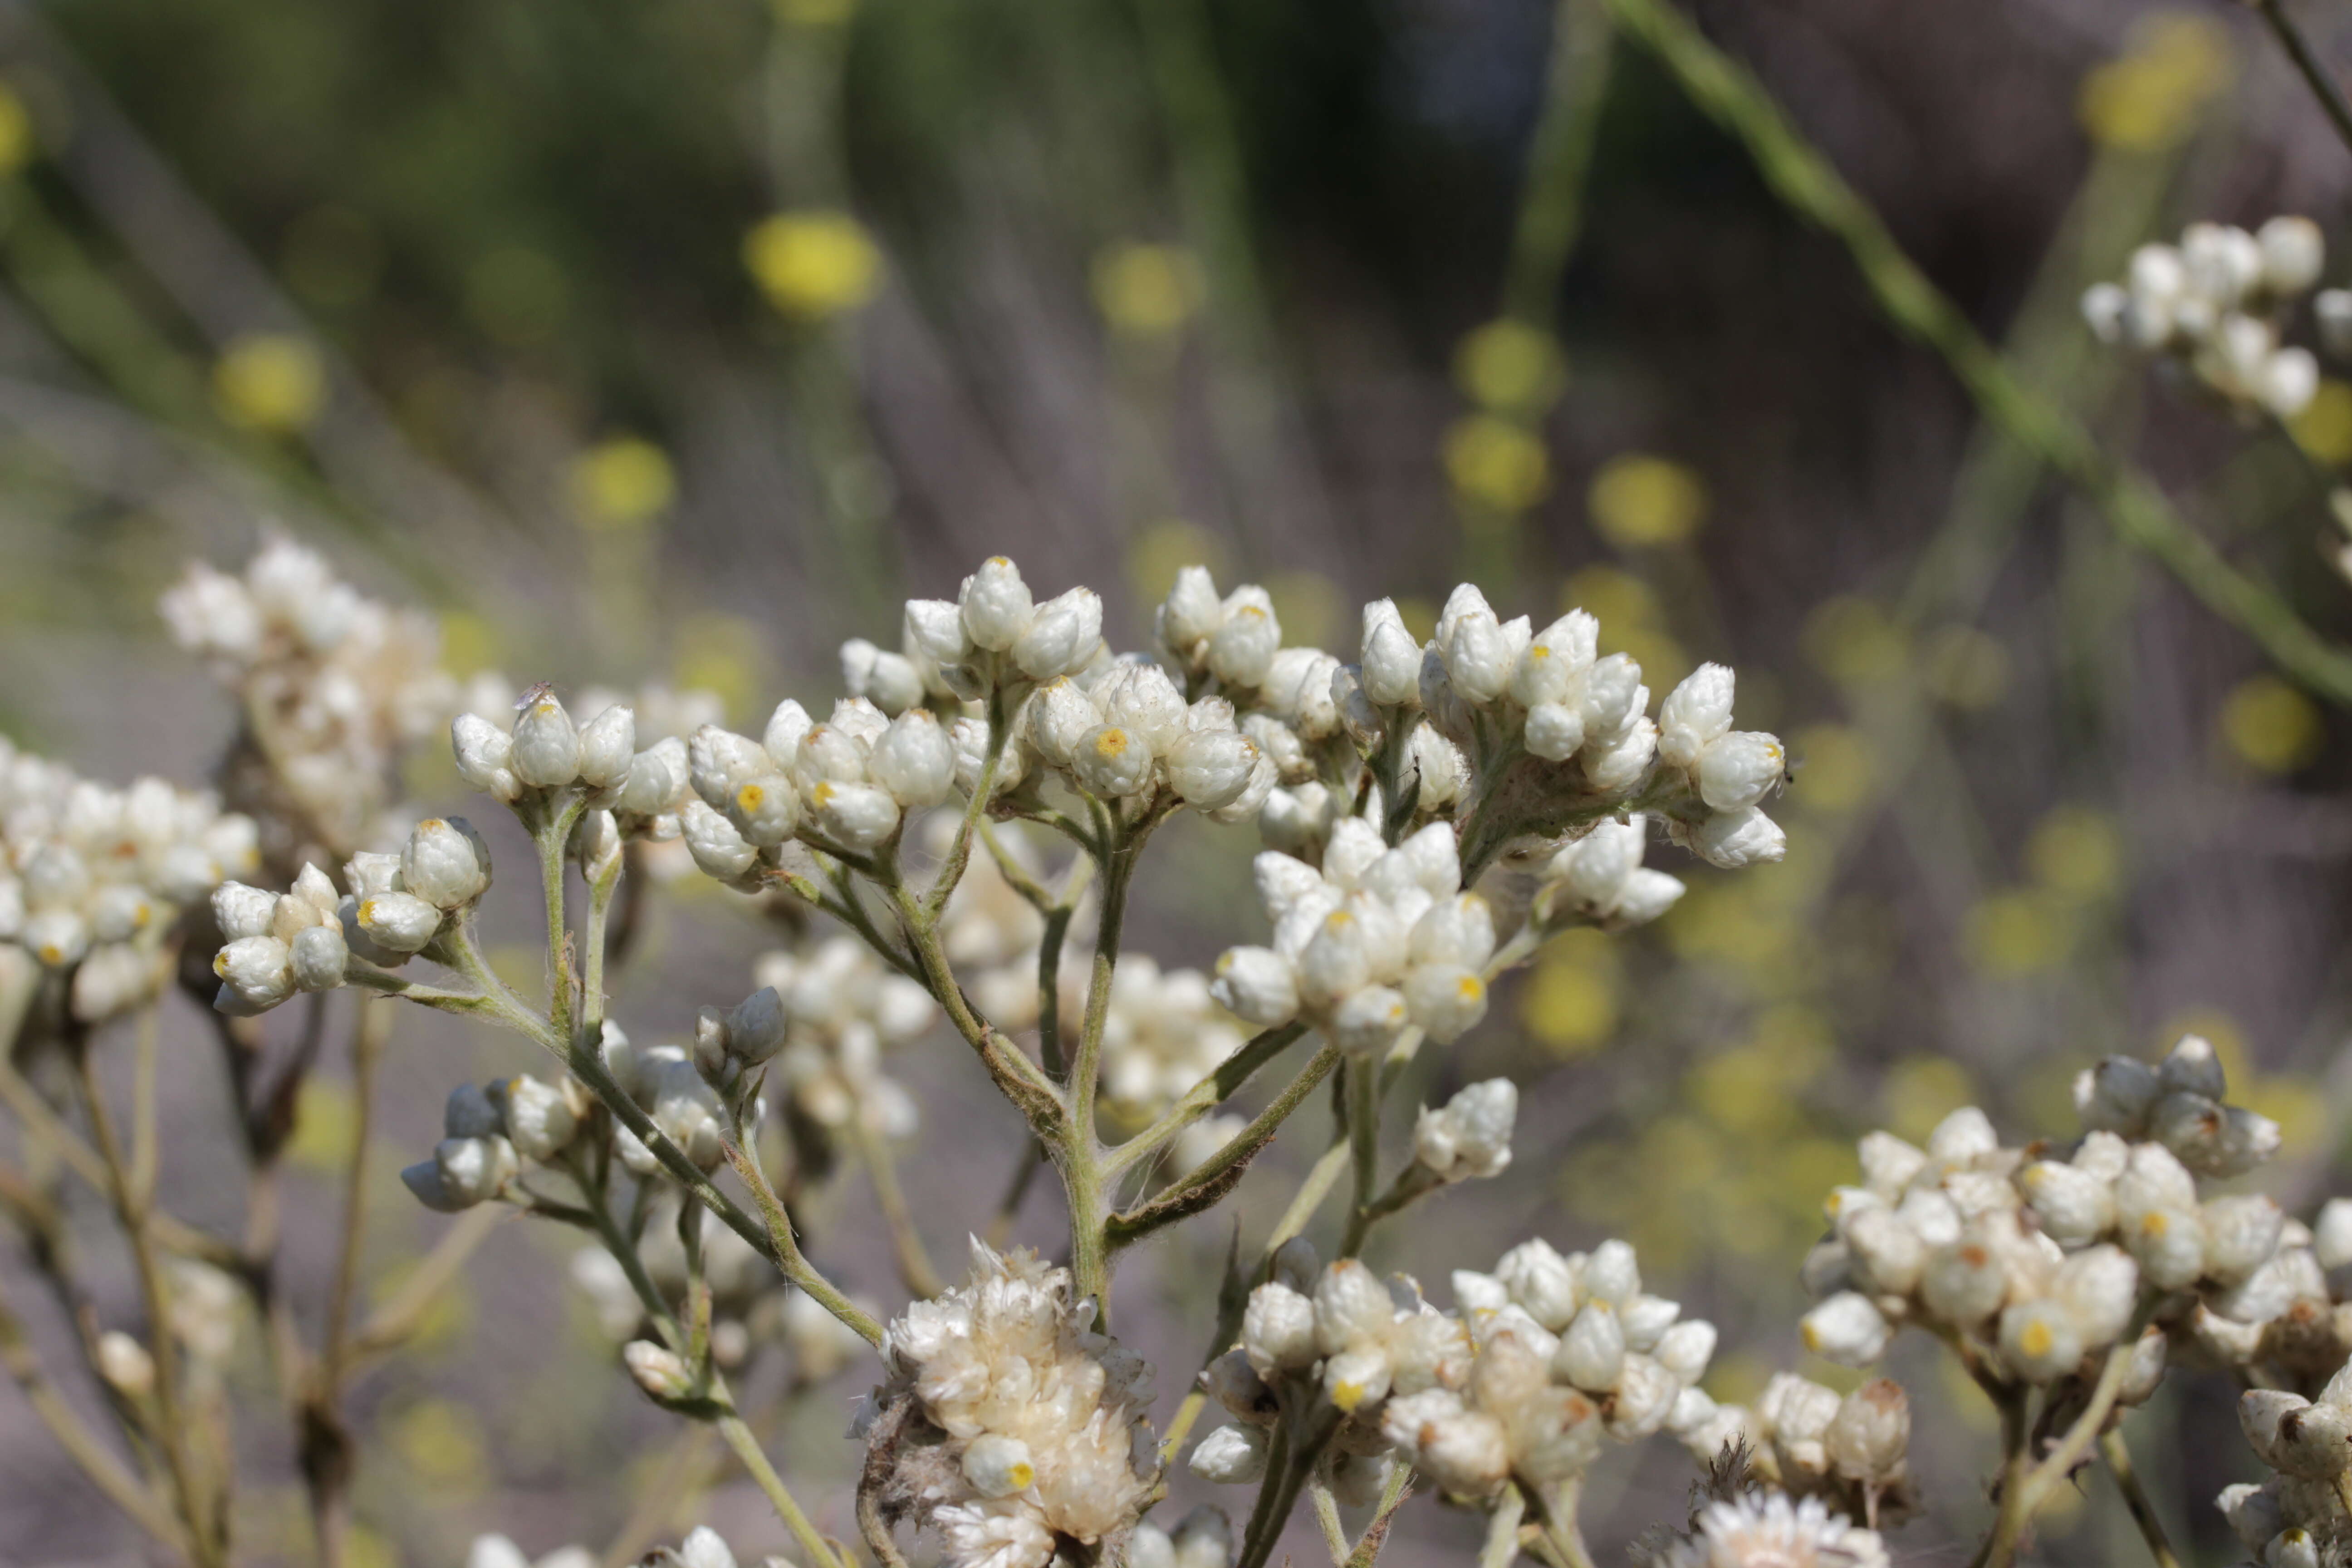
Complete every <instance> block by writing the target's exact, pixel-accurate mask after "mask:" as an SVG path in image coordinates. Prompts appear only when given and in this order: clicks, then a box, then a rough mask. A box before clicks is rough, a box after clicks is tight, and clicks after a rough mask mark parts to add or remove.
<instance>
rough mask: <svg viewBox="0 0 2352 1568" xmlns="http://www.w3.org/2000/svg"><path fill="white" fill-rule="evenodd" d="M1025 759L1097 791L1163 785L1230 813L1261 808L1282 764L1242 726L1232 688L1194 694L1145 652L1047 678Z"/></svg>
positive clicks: (1109, 794) (1126, 796)
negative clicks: (1229, 693) (1188, 695)
mask: <svg viewBox="0 0 2352 1568" xmlns="http://www.w3.org/2000/svg"><path fill="white" fill-rule="evenodd" d="M1021 733H1022V743H1023V748H1024V759H1023V760H1024V763H1034V764H1036V765H1035V768H1034V770H1033V771H1034V773H1051V774H1052V775H1054V776H1055V777H1058V778H1060V779H1062V780H1063V781H1064V782H1066V783H1067V784H1070V786H1071V787H1073V788H1075V789H1078V790H1082V791H1084V792H1085V793H1087V795H1093V796H1095V797H1096V798H1097V799H1098V800H1106V801H1117V800H1140V801H1142V802H1144V803H1145V804H1146V805H1147V806H1148V805H1149V804H1150V802H1151V801H1153V800H1155V799H1157V798H1159V797H1160V796H1162V795H1167V796H1171V797H1173V798H1174V799H1176V800H1180V801H1181V802H1183V803H1184V804H1185V805H1189V806H1191V807H1192V808H1193V809H1194V810H1196V811H1202V812H1206V813H1208V814H1209V815H1210V816H1213V817H1215V818H1216V819H1217V820H1219V821H1221V822H1243V821H1247V820H1248V819H1249V818H1251V817H1253V816H1256V815H1257V812H1258V808H1259V807H1260V806H1262V805H1265V798H1266V795H1268V794H1269V793H1270V792H1271V791H1272V790H1273V788H1274V784H1275V766H1274V763H1273V762H1272V761H1271V760H1270V759H1269V758H1268V757H1267V755H1266V754H1265V752H1263V751H1261V750H1260V749H1259V747H1258V746H1257V744H1256V743H1255V742H1253V741H1251V740H1250V739H1249V738H1248V736H1246V735H1244V733H1243V732H1242V730H1241V728H1240V727H1239V726H1238V725H1237V724H1236V722H1235V721H1234V705H1233V703H1232V702H1231V701H1229V700H1226V699H1225V698H1223V697H1203V698H1201V699H1200V700H1197V701H1195V702H1192V703H1191V704H1190V705H1189V706H1188V705H1187V704H1186V702H1185V700H1184V697H1183V694H1182V693H1181V692H1180V691H1179V690H1177V689H1176V683H1175V681H1174V680H1172V679H1170V677H1169V674H1168V672H1167V671H1166V670H1164V669H1162V668H1160V667H1159V666H1158V665H1156V664H1152V663H1150V662H1148V661H1146V660H1143V659H1140V658H1119V659H1113V660H1110V661H1108V662H1106V663H1104V664H1101V665H1098V666H1097V667H1096V668H1093V669H1090V670H1087V671H1086V672H1085V673H1084V674H1081V675H1077V676H1065V677H1061V678H1059V679H1054V680H1050V681H1047V682H1046V683H1045V685H1043V686H1041V687H1039V688H1038V689H1037V691H1036V694H1035V695H1034V696H1033V697H1032V698H1030V700H1029V706H1028V708H1027V709H1026V710H1024V717H1023V721H1022V731H1021Z"/></svg>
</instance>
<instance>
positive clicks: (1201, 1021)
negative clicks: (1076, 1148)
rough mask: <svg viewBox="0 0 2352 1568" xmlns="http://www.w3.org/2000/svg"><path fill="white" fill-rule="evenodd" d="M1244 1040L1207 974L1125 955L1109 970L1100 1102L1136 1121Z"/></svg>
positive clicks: (1166, 1103) (1165, 1104) (1177, 1096)
mask: <svg viewBox="0 0 2352 1568" xmlns="http://www.w3.org/2000/svg"><path fill="white" fill-rule="evenodd" d="M1243 1043H1244V1037H1243V1034H1242V1031H1241V1030H1240V1028H1238V1027H1237V1026H1235V1025H1234V1021H1233V1017H1232V1016H1231V1015H1230V1014H1228V1013H1226V1012H1225V1010H1224V1009H1223V1008H1222V1007H1221V1006H1219V1005H1217V1001H1216V998H1215V996H1214V995H1213V994H1212V993H1211V990H1210V984H1209V977H1208V976H1207V975H1205V974H1203V973H1201V972H1200V971H1199V970H1197V969H1162V968H1160V965H1159V963H1157V962H1155V961H1154V960H1153V959H1152V958H1151V957H1150V955H1149V954H1147V953H1129V954H1126V955H1124V956H1122V957H1121V958H1120V959H1119V962H1118V969H1117V970H1115V971H1114V972H1113V973H1112V976H1111V985H1110V1000H1109V1004H1108V1007H1107V1008H1106V1009H1105V1011H1104V1014H1103V1031H1102V1094H1103V1104H1104V1108H1105V1109H1106V1110H1108V1112H1109V1113H1110V1114H1111V1115H1112V1116H1113V1117H1115V1118H1117V1119H1118V1120H1119V1121H1122V1122H1125V1123H1127V1124H1129V1126H1140V1125H1142V1124H1143V1123H1144V1122H1147V1121H1150V1120H1151V1119H1152V1118H1153V1117H1155V1116H1158V1115H1159V1114H1160V1112H1162V1111H1164V1110H1167V1109H1168V1108H1169V1107H1170V1106H1171V1105H1173V1104H1175V1103H1176V1101H1177V1100H1181V1099H1182V1098H1183V1096H1184V1094H1185V1091H1187V1090H1188V1089H1191V1088H1192V1086H1193V1085H1194V1084H1196V1083H1199V1082H1200V1081H1201V1080H1202V1079H1204V1078H1207V1077H1208V1076H1209V1075H1210V1074H1211V1073H1213V1072H1215V1071H1216V1070H1217V1068H1219V1067H1220V1066H1222V1065H1223V1063H1224V1060H1225V1058H1228V1057H1230V1056H1232V1055H1233V1054H1234V1052H1235V1051H1237V1050H1239V1049H1241V1048H1242V1046H1243ZM1180 1163H1181V1157H1180Z"/></svg>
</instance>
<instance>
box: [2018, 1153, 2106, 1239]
mask: <svg viewBox="0 0 2352 1568" xmlns="http://www.w3.org/2000/svg"><path fill="white" fill-rule="evenodd" d="M2017 1189H2018V1191H2019V1192H2021V1193H2022V1194H2025V1201H2026V1203H2027V1204H2029V1205H2032V1209H2033V1214H2034V1217H2035V1218H2036V1219H2038V1220H2039V1221H2040V1222H2041V1224H2042V1234H2043V1235H2045V1236H2047V1237H2050V1239H2051V1240H2053V1241H2054V1242H2056V1243H2057V1244H2058V1245H2059V1246H2061V1247H2082V1246H2085V1245H2087V1244H2088V1243H2090V1242H2093V1241H2096V1240H2097V1239H2098V1238H2099V1237H2102V1236H2105V1234H2106V1233H2107V1230H2108V1227H2110V1226H2113V1225H2114V1224H2115V1222H2116V1200H2115V1189H2114V1188H2113V1186H2112V1185H2111V1184H2108V1183H2107V1182H2105V1181H2103V1180H2101V1179H2100V1178H2099V1177H2097V1176H2095V1175H2093V1174H2092V1173H2090V1172H2088V1171H2084V1170H2079V1169H2077V1168H2076V1167H2074V1166H2073V1165H2068V1164H2062V1163H2059V1162H2058V1161H2055V1160H2041V1161H2037V1162H2036V1163H2033V1164H2031V1165H2028V1166H2027V1167H2026V1168H2025V1170H2024V1171H2023V1173H2021V1174H2020V1175H2019V1176H2018V1178H2017Z"/></svg>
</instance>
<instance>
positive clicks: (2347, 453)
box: [2287, 376, 2352, 468]
mask: <svg viewBox="0 0 2352 1568" xmlns="http://www.w3.org/2000/svg"><path fill="white" fill-rule="evenodd" d="M2287 428H2288V429H2290V430H2292V431H2294V438H2295V442H2296V444H2297V445H2299V446H2300V447H2303V449H2304V450H2305V451H2306V452H2308V453H2310V454H2311V455H2312V456H2313V457H2314V458H2317V459H2319V461H2321V462H2323V463H2326V464H2327V465H2328V466H2329V467H2330V468H2342V467H2343V466H2344V465H2345V464H2347V463H2352V385H2347V384H2344V383H2343V382H2340V381H2337V380H2336V379H2335V378H2334V377H2333V376H2330V377H2329V378H2328V379H2326V380H2325V381H2323V382H2321V383H2320V384H2319V390H2318V391H2317V392H2316V393H2315V394H2313V395H2312V399H2311V402H2310V403H2309V404H2308V405H2305V408H2304V411H2303V412H2302V413H2300V414H2298V415H2296V416H2294V418H2293V419H2290V420H2288V421H2287Z"/></svg>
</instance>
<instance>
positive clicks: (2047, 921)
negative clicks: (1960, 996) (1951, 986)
mask: <svg viewBox="0 0 2352 1568" xmlns="http://www.w3.org/2000/svg"><path fill="white" fill-rule="evenodd" d="M1961 935H1962V942H1963V945H1964V947H1965V948H1966V951H1967V952H1968V956H1969V962H1970V963H1974V964H1975V965H1976V966H1977V968H1978V969H1979V970H1981V971H1982V972H1983V973H1987V974H1991V975H1998V976H2002V977H2010V976H2015V975H2020V974H2032V973H2037V972H2038V971H2041V970H2044V969H2048V968H2051V967H2052V966H2053V965H2055V964H2056V963H2059V962H2061V961H2062V960H2063V959H2064V958H2065V956H2066V950H2067V946H2068V944H2069V942H2071V941H2072V939H2073V936H2074V931H2073V925H2072V922H2071V921H2069V919H2068V917H2067V911H2066V910H2065V909H2064V908H2063V906H2062V905H2061V904H2060V903H2059V902H2058V900H2054V899H2053V898H2052V897H2051V896H2050V895H2049V894H2047V893H2045V892H2042V891H2041V890H2040V889H2031V888H2012V889H2006V890H2004V891H2001V892H1997V893H1988V894H1986V895H1985V896H1984V898H1982V899H1981V900H1979V901H1978V903H1977V907H1976V908H1974V909H1972V910H1969V914H1968V921H1967V925H1966V929H1965V930H1964V931H1962V933H1961Z"/></svg>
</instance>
